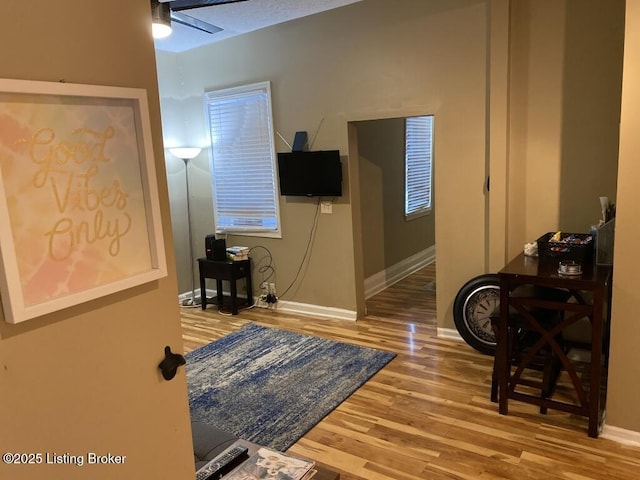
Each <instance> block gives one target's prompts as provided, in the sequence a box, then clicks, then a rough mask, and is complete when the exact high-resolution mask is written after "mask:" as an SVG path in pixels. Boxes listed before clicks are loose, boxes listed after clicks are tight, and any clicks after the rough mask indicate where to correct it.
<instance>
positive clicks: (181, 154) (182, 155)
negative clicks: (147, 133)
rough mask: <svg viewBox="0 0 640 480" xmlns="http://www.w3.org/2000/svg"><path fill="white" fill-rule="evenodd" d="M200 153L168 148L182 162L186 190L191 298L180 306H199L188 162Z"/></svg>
mask: <svg viewBox="0 0 640 480" xmlns="http://www.w3.org/2000/svg"><path fill="white" fill-rule="evenodd" d="M201 151H202V149H201V148H198V147H181V148H170V149H169V152H171V155H173V156H174V157H176V158H179V159H180V160H182V161H183V162H184V183H185V189H186V197H187V233H188V239H189V247H188V249H187V250H188V252H189V272H190V273H191V298H186V299H185V300H183V302H182V306H184V307H187V306H196V305H199V302H198V301H197V299H196V284H195V271H194V268H193V262H194V258H193V239H192V234H191V201H190V195H189V161H190V160H193V159H194V158H196V157H197V156H198V155H200V152H201Z"/></svg>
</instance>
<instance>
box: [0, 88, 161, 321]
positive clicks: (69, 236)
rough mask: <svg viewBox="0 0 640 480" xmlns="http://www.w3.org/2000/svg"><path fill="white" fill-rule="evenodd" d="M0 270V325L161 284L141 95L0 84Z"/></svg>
mask: <svg viewBox="0 0 640 480" xmlns="http://www.w3.org/2000/svg"><path fill="white" fill-rule="evenodd" d="M0 260H1V261H2V269H1V271H0V294H1V299H2V309H3V312H4V317H5V321H7V322H9V323H19V322H22V321H25V320H29V319H31V318H35V317H38V316H41V315H45V314H48V313H51V312H54V311H57V310H60V309H63V308H67V307H70V306H72V305H76V304H79V303H82V302H87V301H90V300H94V299H96V298H98V297H101V296H104V295H109V294H112V293H115V292H117V291H120V290H123V289H126V288H131V287H133V286H136V285H140V284H142V283H147V282H150V281H153V280H157V279H159V278H161V277H164V276H165V275H166V274H167V269H166V258H165V250H164V242H163V237H162V228H161V218H160V208H159V200H158V191H157V178H156V172H155V164H154V156H153V150H152V140H151V128H150V122H149V112H148V105H147V96H146V91H145V90H143V89H136V88H121V87H106V86H93V85H74V84H66V83H51V82H35V81H21V80H1V79H0Z"/></svg>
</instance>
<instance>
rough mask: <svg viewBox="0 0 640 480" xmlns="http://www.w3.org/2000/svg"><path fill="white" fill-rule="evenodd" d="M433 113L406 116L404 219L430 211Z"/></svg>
mask: <svg viewBox="0 0 640 480" xmlns="http://www.w3.org/2000/svg"><path fill="white" fill-rule="evenodd" d="M432 160H433V115H428V116H422V117H409V118H407V119H406V120H405V203H404V205H405V206H404V215H405V218H406V219H407V220H409V219H411V218H415V217H419V216H421V215H426V214H427V213H429V212H430V211H431V172H432V164H433V162H432Z"/></svg>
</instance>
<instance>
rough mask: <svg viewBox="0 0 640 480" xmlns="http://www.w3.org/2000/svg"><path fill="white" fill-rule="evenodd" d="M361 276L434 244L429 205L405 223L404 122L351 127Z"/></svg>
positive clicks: (433, 210)
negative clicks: (355, 155) (355, 159)
mask: <svg viewBox="0 0 640 480" xmlns="http://www.w3.org/2000/svg"><path fill="white" fill-rule="evenodd" d="M354 125H355V127H356V128H357V137H358V154H359V158H358V175H359V177H360V189H359V195H360V205H361V207H360V214H361V220H362V239H363V241H362V252H363V255H362V256H363V262H364V276H365V278H367V277H370V276H371V275H374V274H376V273H378V272H382V271H384V270H385V269H388V268H390V267H393V266H394V265H396V264H398V263H400V262H401V261H402V260H405V259H407V258H409V257H411V256H412V255H415V254H417V253H419V252H422V251H424V250H426V249H427V248H429V247H433V246H434V244H435V205H434V206H433V207H432V209H431V212H430V213H429V214H428V215H424V216H421V217H417V218H412V219H411V220H408V221H407V220H405V217H404V201H405V197H404V196H405V158H404V155H405V146H404V141H405V133H404V132H405V119H404V118H390V119H384V120H369V121H364V122H354Z"/></svg>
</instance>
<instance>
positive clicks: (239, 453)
mask: <svg viewBox="0 0 640 480" xmlns="http://www.w3.org/2000/svg"><path fill="white" fill-rule="evenodd" d="M248 452H249V449H248V448H247V447H243V446H242V445H238V446H236V447H233V448H232V449H231V450H229V451H228V452H227V453H224V454H222V455H220V456H218V457H216V458H214V459H213V460H211V461H210V462H209V463H207V464H206V465H204V466H203V467H202V468H200V469H199V470H198V471H197V472H196V480H207V479H209V478H210V479H212V480H213V479H215V480H217V479H219V478H221V477H222V476H223V475H226V474H227V473H229V472H230V471H231V470H232V469H233V468H234V467H235V466H236V465H238V463H240V462H241V461H242V460H244V459H245V458H246V457H248V456H249V455H248Z"/></svg>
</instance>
